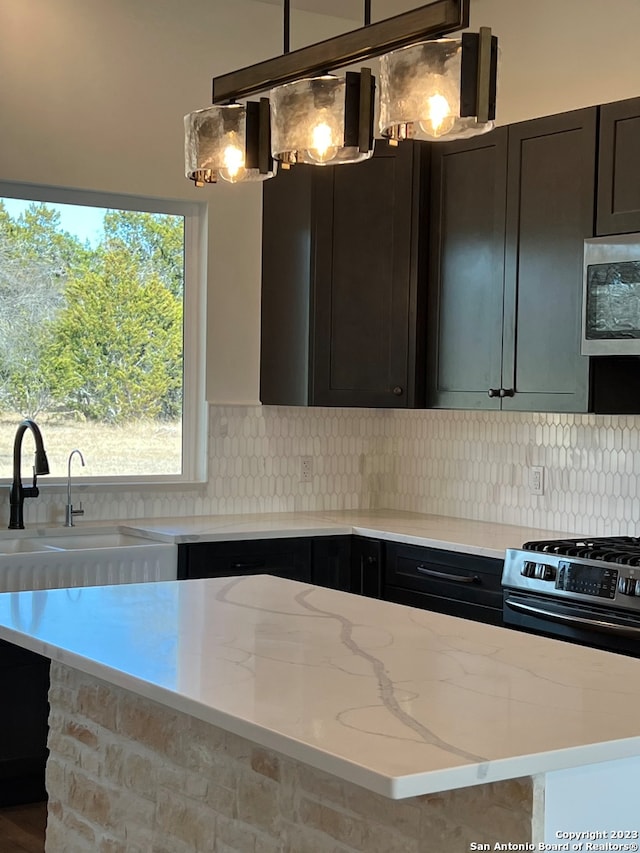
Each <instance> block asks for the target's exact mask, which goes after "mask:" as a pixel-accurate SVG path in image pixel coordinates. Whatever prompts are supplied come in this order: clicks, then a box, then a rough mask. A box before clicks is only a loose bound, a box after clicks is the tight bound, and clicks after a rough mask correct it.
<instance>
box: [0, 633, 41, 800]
mask: <svg viewBox="0 0 640 853" xmlns="http://www.w3.org/2000/svg"><path fill="white" fill-rule="evenodd" d="M0 678H1V679H2V691H3V693H2V695H3V698H2V703H0V807H4V806H12V805H17V804H19V803H36V802H40V801H41V800H44V799H46V787H45V765H46V762H47V755H48V750H47V732H48V722H47V719H48V714H49V705H48V699H47V695H48V690H49V660H48V659H47V658H43V657H41V656H40V655H36V654H34V653H33V652H29V651H27V650H26V649H21V648H18V647H17V646H13V645H11V644H10V643H8V642H5V641H4V640H1V641H0Z"/></svg>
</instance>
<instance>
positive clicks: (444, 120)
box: [420, 92, 456, 139]
mask: <svg viewBox="0 0 640 853" xmlns="http://www.w3.org/2000/svg"><path fill="white" fill-rule="evenodd" d="M455 123H456V117H455V115H454V114H453V112H452V110H451V107H450V105H449V101H448V100H447V99H446V98H445V96H444V95H441V94H440V93H439V92H438V93H436V94H435V95H431V96H430V97H429V98H427V116H426V118H423V119H422V120H421V121H420V128H421V129H422V131H423V132H424V133H426V134H428V135H429V136H432V137H434V138H436V139H437V138H438V137H439V136H445V135H446V134H447V133H450V132H451V130H452V129H453V126H454V124H455Z"/></svg>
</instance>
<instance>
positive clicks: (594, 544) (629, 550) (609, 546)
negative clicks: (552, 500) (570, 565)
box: [522, 536, 640, 566]
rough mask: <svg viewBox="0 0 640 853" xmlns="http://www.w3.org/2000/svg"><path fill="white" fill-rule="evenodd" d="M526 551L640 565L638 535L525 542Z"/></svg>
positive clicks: (639, 539)
mask: <svg viewBox="0 0 640 853" xmlns="http://www.w3.org/2000/svg"><path fill="white" fill-rule="evenodd" d="M522 547H523V549H524V550H525V551H537V552H542V553H546V554H557V555H559V556H562V557H582V558H583V559H587V560H602V561H603V562H605V563H622V564H624V565H627V566H638V565H640V538H639V537H637V536H599V537H593V538H586V537H585V538H583V539H548V540H540V541H537V542H525V544H524V545H523V546H522Z"/></svg>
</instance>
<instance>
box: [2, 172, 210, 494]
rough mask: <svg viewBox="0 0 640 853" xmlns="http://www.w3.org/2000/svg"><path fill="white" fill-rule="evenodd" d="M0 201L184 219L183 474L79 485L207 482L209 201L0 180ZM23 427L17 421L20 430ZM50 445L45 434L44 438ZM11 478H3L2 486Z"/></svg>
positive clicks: (51, 482)
mask: <svg viewBox="0 0 640 853" xmlns="http://www.w3.org/2000/svg"><path fill="white" fill-rule="evenodd" d="M0 198H14V199H18V200H22V201H33V202H42V203H43V204H47V203H50V204H73V205H78V206H86V207H100V208H108V209H116V210H129V211H133V212H141V213H160V214H162V213H167V214H173V215H177V216H182V217H184V289H183V315H182V347H183V365H182V473H181V474H144V475H135V474H123V475H112V476H104V475H101V476H97V477H91V476H86V477H85V476H83V477H82V478H80V479H79V480H78V481H76V484H77V486H80V485H82V486H92V487H93V486H116V487H122V486H129V485H130V486H132V487H138V486H145V485H151V486H157V485H167V486H170V485H182V486H188V485H190V484H193V485H201V484H202V483H206V482H207V456H208V454H207V445H208V441H207V429H208V424H207V415H208V406H207V402H206V399H205V346H206V282H207V252H206V246H207V203H206V202H195V201H183V200H180V199H165V198H159V197H158V198H156V197H149V196H138V195H127V194H123V193H112V192H106V191H105V192H102V191H98V190H81V189H71V188H68V187H53V186H44V185H40V184H38V185H36V184H22V183H15V182H10V181H0ZM17 426H18V423H16V427H17ZM45 447H46V435H45ZM66 482H67V478H66V477H64V476H63V477H46V478H43V479H39V480H38V486H39V487H42V488H45V489H46V487H47V486H60V485H61V484H66ZM10 483H11V480H10V479H9V478H6V477H0V484H4V485H10Z"/></svg>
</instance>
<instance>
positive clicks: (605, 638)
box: [502, 536, 640, 657]
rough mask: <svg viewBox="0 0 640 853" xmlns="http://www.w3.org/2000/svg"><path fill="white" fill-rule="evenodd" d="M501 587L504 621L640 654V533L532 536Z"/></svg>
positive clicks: (515, 552) (510, 555) (511, 553)
mask: <svg viewBox="0 0 640 853" xmlns="http://www.w3.org/2000/svg"><path fill="white" fill-rule="evenodd" d="M502 586H503V595H504V621H505V624H506V625H511V626H512V627H519V628H522V629H524V630H529V631H534V632H536V633H544V634H548V635H549V636H558V637H562V638H564V639H570V640H573V641H575V642H580V643H583V644H585V645H591V646H596V647H599V648H605V649H608V650H611V651H622V652H625V653H627V654H633V655H636V656H638V657H640V538H636V537H633V536H607V537H584V538H581V539H555V540H543V541H538V542H526V543H525V544H524V545H523V546H522V548H521V549H509V550H508V551H507V552H506V555H505V564H504V571H503V574H502Z"/></svg>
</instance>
